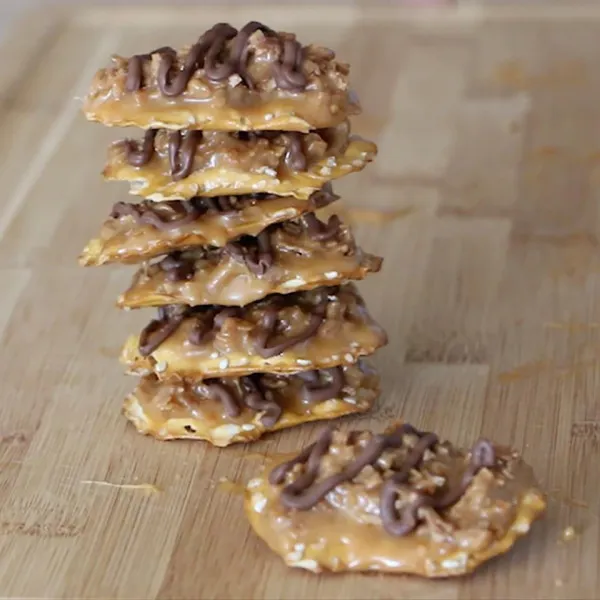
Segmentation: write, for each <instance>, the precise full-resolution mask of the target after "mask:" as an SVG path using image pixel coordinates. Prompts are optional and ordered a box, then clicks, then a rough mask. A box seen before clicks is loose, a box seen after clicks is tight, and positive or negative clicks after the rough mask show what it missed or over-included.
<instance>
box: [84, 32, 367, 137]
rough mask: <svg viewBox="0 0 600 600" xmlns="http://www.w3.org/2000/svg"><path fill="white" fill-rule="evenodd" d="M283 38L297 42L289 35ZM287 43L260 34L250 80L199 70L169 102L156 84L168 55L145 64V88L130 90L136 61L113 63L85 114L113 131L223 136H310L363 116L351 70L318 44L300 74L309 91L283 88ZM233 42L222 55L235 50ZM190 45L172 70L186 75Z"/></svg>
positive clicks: (252, 50) (96, 83)
mask: <svg viewBox="0 0 600 600" xmlns="http://www.w3.org/2000/svg"><path fill="white" fill-rule="evenodd" d="M279 35H280V36H281V38H283V39H293V40H295V36H293V35H292V34H288V33H280V34H279ZM281 38H280V39H277V38H275V37H271V36H266V35H265V34H264V33H263V32H262V31H256V32H254V33H253V34H252V35H251V36H250V37H249V39H248V43H247V45H248V51H247V52H246V53H245V54H246V65H245V75H247V78H248V79H249V81H251V85H248V84H247V83H246V82H245V81H244V79H243V78H242V77H241V76H240V75H239V74H238V73H232V74H231V75H230V76H229V77H227V78H225V79H223V80H222V81H215V80H214V79H213V80H211V79H210V78H209V77H208V76H207V73H206V71H205V69H204V68H203V67H201V68H197V69H195V70H194V71H193V74H192V76H191V78H190V80H189V82H188V84H187V85H186V86H185V89H184V90H183V93H181V94H178V95H175V96H171V97H167V96H165V95H164V94H163V93H162V92H161V90H160V87H159V86H158V85H157V79H158V75H159V70H160V64H161V60H162V55H161V54H160V52H155V53H153V54H152V55H151V56H150V57H147V58H144V60H143V61H142V63H141V67H142V68H141V73H140V75H141V80H142V85H141V86H140V89H137V90H134V91H128V89H127V88H128V86H127V79H128V74H129V67H130V59H129V58H126V57H121V56H114V57H113V58H112V65H111V66H110V67H107V68H103V69H100V70H99V71H98V72H97V73H96V75H95V76H94V78H93V81H92V83H91V86H90V89H89V92H88V94H87V96H86V98H85V100H84V104H83V112H84V114H85V115H86V117H87V118H88V119H89V120H91V121H98V122H100V123H102V124H104V125H108V126H121V127H123V126H134V127H141V128H144V129H147V128H156V127H163V128H167V129H187V128H192V129H206V130H208V129H211V130H221V131H249V130H288V131H304V132H307V131H309V130H310V129H316V128H321V127H330V126H333V125H336V124H338V123H340V122H341V121H343V120H345V119H346V118H347V117H348V116H351V115H356V114H358V113H360V106H359V103H358V100H357V99H356V97H355V96H354V95H353V94H352V93H351V92H350V91H349V88H348V73H349V66H348V65H347V64H346V63H343V62H339V61H337V60H336V57H335V54H334V52H333V51H331V50H329V49H327V48H323V47H320V46H315V45H309V46H305V47H304V48H303V60H302V63H301V65H300V69H299V70H300V72H301V73H302V74H303V75H304V78H305V80H306V85H305V86H303V89H302V90H300V91H298V90H292V91H290V90H285V89H281V87H279V86H278V85H277V81H276V79H275V77H274V76H273V66H274V65H275V63H277V62H278V61H280V60H281V58H282V50H283V46H282V44H281ZM233 44H234V40H233V39H231V40H228V41H227V42H226V44H225V47H224V49H223V51H222V53H223V54H227V53H228V52H230V50H231V47H232V45H233ZM189 50H190V47H189V46H188V47H185V48H182V49H181V50H180V51H178V52H177V53H176V54H175V56H174V60H173V66H172V70H173V71H175V72H177V71H181V70H183V68H185V67H184V65H185V63H186V59H187V58H188V53H189Z"/></svg>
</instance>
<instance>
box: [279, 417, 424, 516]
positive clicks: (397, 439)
mask: <svg viewBox="0 0 600 600" xmlns="http://www.w3.org/2000/svg"><path fill="white" fill-rule="evenodd" d="M415 432H416V430H415V429H414V427H412V426H411V425H408V424H404V425H401V426H400V427H399V428H398V429H396V430H395V431H393V432H392V433H390V434H387V435H383V434H381V435H376V436H373V438H372V439H371V441H370V442H369V444H368V445H367V447H366V448H365V449H364V450H363V451H362V452H361V453H360V454H359V455H358V456H357V457H356V459H355V460H354V461H353V462H351V463H350V464H349V465H346V467H344V469H342V470H341V471H340V472H339V473H335V474H334V475H331V476H329V477H326V478H325V479H323V480H322V481H320V482H318V483H316V484H314V482H315V480H316V478H317V475H318V472H319V465H320V459H321V457H322V456H323V455H325V454H326V453H327V451H328V450H329V445H330V444H331V438H332V431H331V429H329V430H327V431H326V432H325V433H324V434H323V435H322V436H321V438H320V439H319V440H318V441H317V444H316V445H315V447H314V449H313V452H311V454H310V456H309V458H308V467H307V469H306V472H305V473H304V475H302V476H300V477H299V478H298V479H296V481H293V482H292V483H290V484H289V485H287V486H285V487H284V488H283V490H282V491H281V496H280V499H281V503H282V504H283V505H284V506H286V507H287V508H294V509H297V510H308V509H310V508H312V507H313V506H314V505H315V504H317V503H318V502H320V501H321V500H322V499H323V498H325V496H326V495H327V494H328V493H329V492H330V491H331V490H333V489H334V488H335V487H337V486H338V485H340V484H341V483H344V482H346V481H351V480H352V479H354V478H355V477H356V476H357V475H358V474H359V473H360V472H361V471H362V470H363V469H364V468H365V467H366V466H367V465H371V464H373V463H374V462H376V461H377V460H378V459H379V458H380V457H381V455H382V454H383V452H384V451H385V450H387V449H388V448H398V447H400V446H401V445H402V440H403V438H404V436H405V435H406V434H407V433H415ZM417 433H418V432H417ZM313 453H316V454H313ZM317 454H318V456H317ZM311 459H312V462H311ZM285 464H288V463H284V465H285ZM311 464H312V465H313V468H312V469H311ZM273 473H274V472H272V473H271V475H272V476H273V477H272V478H270V479H269V480H270V481H271V483H280V482H281V481H280V477H281V474H283V476H284V477H285V474H286V473H287V469H285V468H284V469H282V470H281V471H280V472H278V473H277V474H276V475H273ZM313 484H314V485H313Z"/></svg>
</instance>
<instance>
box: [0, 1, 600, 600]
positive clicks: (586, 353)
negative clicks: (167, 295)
mask: <svg viewBox="0 0 600 600" xmlns="http://www.w3.org/2000/svg"><path fill="white" fill-rule="evenodd" d="M250 18H258V19H260V20H264V21H267V22H268V23H269V24H271V25H272V26H276V27H281V28H283V29H288V28H289V29H292V30H295V31H297V32H298V34H299V36H300V37H301V39H303V40H311V41H315V42H322V43H324V44H327V45H330V46H332V47H334V48H336V49H337V50H338V51H339V54H340V55H341V56H342V57H344V58H345V59H347V60H348V61H350V62H351V63H352V65H353V74H354V81H355V84H356V87H357V89H358V91H359V93H360V96H361V99H362V102H363V104H364V107H365V114H364V115H363V116H361V117H360V118H357V119H356V123H355V131H357V132H360V133H362V134H363V135H365V136H368V137H373V138H374V139H375V140H376V141H377V142H378V143H379V145H380V156H379V159H378V160H377V161H376V162H375V163H374V164H373V165H372V166H371V167H370V168H369V169H367V170H366V171H365V172H363V173H362V174H360V175H354V176H351V177H349V178H347V180H344V181H342V182H340V184H339V185H338V187H337V190H338V191H339V192H341V193H342V194H343V197H344V201H345V208H346V210H345V211H344V214H346V216H347V217H348V218H351V219H353V221H355V222H356V227H357V232H358V236H359V238H360V240H361V241H362V243H363V245H364V246H365V248H367V249H368V250H369V251H372V252H376V253H381V254H383V255H384V256H385V257H386V263H385V265H384V269H383V272H382V273H381V274H379V275H377V276H373V277H370V278H369V279H368V280H367V281H366V282H364V284H363V285H362V290H363V291H364V293H365V295H366V297H367V299H368V301H369V303H370V307H371V310H372V313H373V314H374V315H376V316H377V317H378V318H379V319H380V321H381V322H382V324H384V326H385V327H386V328H387V330H388V332H389V335H390V339H391V343H390V345H389V346H388V347H387V348H386V349H385V350H384V351H382V352H380V353H379V354H378V355H377V359H376V364H377V365H378V367H379V368H380V370H381V372H382V377H383V386H384V390H385V392H384V394H383V398H382V400H381V401H380V403H379V405H378V406H377V408H376V410H374V412H372V413H371V414H369V415H367V416H365V417H362V418H358V419H356V418H355V419H352V420H348V421H347V423H344V426H347V425H348V426H349V425H350V423H351V424H352V426H353V427H356V426H357V425H364V426H366V427H374V428H376V429H382V428H384V427H385V426H386V425H387V424H388V423H389V422H390V421H391V420H393V419H397V418H403V419H407V420H409V421H412V422H413V423H414V424H415V425H417V426H419V427H422V428H427V429H434V430H436V431H438V432H439V433H440V434H441V435H442V436H444V437H448V438H450V439H452V440H454V441H456V442H458V443H461V444H468V443H470V442H472V441H473V440H474V439H475V438H477V437H478V436H479V435H480V434H483V435H486V436H489V437H491V438H493V439H495V440H497V441H498V442H501V443H507V444H512V445H514V446H515V447H516V448H517V449H519V450H521V451H522V452H523V453H524V455H525V458H526V459H527V460H528V461H529V462H530V463H532V465H533V466H534V468H535V471H536V472H537V474H538V477H539V479H540V481H541V482H542V484H543V486H544V488H545V489H546V490H547V491H548V493H549V498H550V509H549V514H548V518H547V519H546V520H545V521H544V522H543V523H540V524H539V526H537V527H535V529H534V531H533V533H532V534H531V535H530V536H529V537H528V538H527V539H526V540H524V541H522V542H521V543H519V544H518V545H517V547H516V548H515V549H514V550H513V551H512V552H511V553H510V554H508V555H506V556H504V557H502V558H500V559H498V560H494V561H493V562H491V563H490V564H488V565H487V566H485V567H483V568H482V569H481V570H480V571H478V572H477V573H476V574H475V575H474V576H472V577H469V578H465V579H461V580H452V581H442V582H440V581H437V582H427V581H422V580H418V579H414V578H413V579H411V578H402V577H400V578H399V577H392V576H361V575H347V576H346V575H342V576H331V575H323V576H314V575H311V574H307V573H303V572H300V571H292V570H289V569H287V568H286V567H284V566H283V563H282V562H281V560H280V559H279V558H277V557H276V556H274V555H273V554H271V553H270V552H269V551H268V550H267V548H266V547H265V545H264V544H263V543H262V542H261V541H259V540H258V539H257V538H256V537H255V536H254V535H253V534H252V532H251V531H250V529H249V527H248V525H247V523H246V521H245V518H244V516H243V514H242V500H241V497H239V495H236V494H234V493H230V492H228V491H227V489H224V488H223V486H221V485H219V481H220V480H221V479H222V478H227V479H228V480H230V481H236V482H242V481H245V480H246V479H247V478H249V477H250V476H251V475H252V474H253V473H254V472H255V471H256V469H257V468H258V467H259V466H260V462H261V459H260V458H257V456H260V453H265V452H276V451H280V450H284V451H288V450H292V449H294V448H297V447H298V446H299V445H300V444H303V443H304V442H306V441H307V440H308V439H310V438H312V437H313V436H314V435H315V433H316V432H317V431H318V430H319V429H320V427H321V426H320V425H314V426H305V427H301V428H298V429H294V430H292V431H289V432H286V433H283V434H280V435H274V436H272V437H270V438H269V439H267V440H265V441H264V442H261V443H258V444H255V445H252V446H250V447H243V446H237V447H232V448H228V449H225V450H218V449H214V448H211V447H208V446H207V445H205V444H202V443H179V442H169V443H161V442H156V441H153V440H152V439H150V438H145V437H142V436H140V435H138V434H137V433H135V431H134V430H133V428H132V427H131V426H130V425H128V424H127V422H126V421H125V420H124V418H123V417H122V416H121V415H120V406H121V402H122V398H123V397H124V395H125V394H126V393H127V392H128V391H129V390H130V389H131V388H132V387H133V385H134V381H133V380H132V379H130V378H126V377H125V376H124V375H122V370H121V367H120V366H119V364H118V362H117V356H118V352H119V348H120V345H121V344H122V342H123V341H124V339H125V337H126V334H127V333H128V332H133V331H136V330H137V329H138V328H139V327H140V326H141V325H142V324H143V323H144V322H145V321H146V320H147V319H148V312H147V311H138V312H130V313H121V312H119V311H117V310H116V309H115V307H114V302H115V299H116V297H117V295H118V294H119V292H120V291H122V290H123V289H124V288H125V286H126V285H127V283H128V281H129V277H130V275H131V274H132V269H131V268H125V267H123V268H119V267H106V268H98V269H82V268H79V267H78V266H77V265H76V258H77V255H78V253H79V251H80V249H81V248H82V247H83V245H84V244H85V242H86V241H87V239H88V238H89V237H91V236H92V235H94V234H95V233H96V232H97V230H98V228H99V225H100V223H101V222H102V220H103V219H104V218H105V217H106V215H107V212H108V209H109V207H110V206H111V205H112V203H113V202H115V201H117V200H123V199H126V189H125V186H120V185H118V184H105V183H103V182H102V181H101V178H100V175H99V173H100V170H101V168H102V165H103V161H104V156H105V149H106V145H107V143H108V142H109V141H110V140H112V139H116V138H117V137H118V136H119V135H122V133H123V132H121V131H117V130H109V129H106V128H103V127H101V126H99V125H92V124H88V123H86V122H85V121H84V119H83V117H82V116H81V115H80V113H79V102H78V101H77V98H80V97H81V96H82V94H83V93H84V91H85V89H86V86H87V84H88V82H89V80H90V78H91V76H92V74H93V72H94V70H95V69H96V68H97V67H98V66H99V65H101V64H103V63H105V62H106V59H107V57H108V55H109V54H110V53H112V52H115V51H116V52H121V53H125V54H127V53H132V52H135V51H140V50H145V49H148V48H150V47H155V46H157V45H162V44H163V43H172V44H177V43H180V42H186V41H189V40H193V39H195V38H196V36H197V35H198V33H199V32H200V31H201V30H204V28H206V27H208V26H209V25H211V24H212V23H213V22H215V21H222V20H229V21H232V22H234V23H236V24H240V23H243V22H245V21H246V20H249V19H250ZM599 36H600V7H598V8H596V7H594V6H587V7H586V6H583V5H582V6H579V5H575V4H573V3H569V4H568V6H567V5H563V6H553V5H548V4H546V5H545V6H544V7H543V8H536V7H533V6H532V7H522V8H520V9H517V8H514V7H511V8H509V7H487V8H482V7H478V6H470V5H462V6H461V7H459V8H457V9H445V10H441V9H440V10H434V9H432V10H424V11H419V12H418V13H415V12H411V11H409V10H394V9H392V8H380V9H375V8H373V7H371V8H361V7H360V6H358V5H356V6H353V7H344V6H333V5H330V6H328V5H326V4H325V3H321V4H320V5H315V6H311V5H306V4H302V6H300V7H285V8H282V7H281V6H277V5H273V6H270V7H261V8H260V9H257V10H255V11H252V10H250V8H249V7H247V6H246V7H245V6H238V7H235V8H228V9H227V10H226V11H224V10H222V9H221V10H219V9H218V8H212V9H211V8H206V7H203V8H196V9H194V8H188V9H183V10H181V11H178V10H173V9H148V10H141V9H140V8H131V9H127V8H124V9H110V10H109V9H106V8H99V9H97V10H85V11H83V10H82V11H78V12H77V11H76V12H71V13H69V14H68V15H66V14H62V15H61V14H58V13H55V12H52V13H46V14H37V15H34V16H32V17H29V20H28V21H26V22H25V23H24V25H23V26H22V27H21V28H20V29H15V30H14V31H13V32H12V35H11V39H10V40H9V41H7V44H5V46H4V48H3V50H2V55H1V58H2V60H0V81H1V82H2V85H1V86H0V104H1V107H2V112H1V116H0V119H1V126H2V135H1V136H0V188H1V189H2V191H3V198H2V200H1V201H0V234H1V237H0V270H1V276H2V287H1V293H0V307H1V309H2V310H1V311H0V334H1V340H0V353H1V356H2V359H1V360H0V382H1V383H0V394H1V396H2V398H1V403H0V466H1V468H0V595H1V596H2V597H14V598H16V597H45V598H165V599H167V598H173V599H175V598H177V599H196V598H219V599H226V598H257V599H262V598H269V599H271V598H272V599H280V598H282V599H283V598H290V599H292V598H293V599H297V598H304V599H314V598H322V599H329V598H340V599H341V598H349V599H350V598H356V599H358V598H394V599H397V598H424V599H431V598H448V599H455V598H456V599H458V598H461V599H469V598H473V599H477V600H479V599H483V598H494V599H498V600H500V599H505V598H514V599H522V598H565V599H567V598H568V599H571V598H581V599H584V598H586V599H588V598H590V599H591V598H599V597H600V581H599V576H598V573H599V567H600V564H599V550H600V547H599V546H600V527H599V517H600V494H599V490H600V482H599V476H598V464H599V460H600V400H599V397H600V302H599V299H600V252H599V246H600V244H599V241H598V234H599V231H600V208H599V207H600V139H599V133H600V132H599V129H598V124H599V123H600V103H599V102H598V95H599V92H600V69H598V59H599V58H600V45H599V44H598V39H599ZM348 207H350V209H351V210H349V211H348ZM369 211H380V212H375V213H373V212H369ZM381 211H394V212H395V215H396V218H393V219H392V218H381V214H382V212H381ZM153 486H155V487H153ZM568 527H572V528H573V530H574V536H566V535H565V534H564V532H565V530H566V528H568Z"/></svg>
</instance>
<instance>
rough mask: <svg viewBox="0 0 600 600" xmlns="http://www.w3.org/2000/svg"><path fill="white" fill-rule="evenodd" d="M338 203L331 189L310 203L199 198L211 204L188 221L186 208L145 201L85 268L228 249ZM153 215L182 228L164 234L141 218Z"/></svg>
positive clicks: (94, 244)
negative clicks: (229, 244) (229, 245)
mask: <svg viewBox="0 0 600 600" xmlns="http://www.w3.org/2000/svg"><path fill="white" fill-rule="evenodd" d="M338 198H339V197H338V196H336V195H335V194H334V193H333V191H332V190H331V187H330V186H326V187H325V188H323V189H322V190H317V191H316V192H314V193H313V194H312V195H311V196H310V197H309V198H308V199H307V200H300V199H298V198H294V197H292V196H274V195H267V194H256V195H251V196H226V197H223V198H197V199H194V200H190V201H188V202H194V203H195V204H196V205H198V204H199V203H200V201H201V202H202V203H204V202H206V203H209V204H208V205H207V208H206V210H203V211H201V212H200V214H199V215H198V216H197V217H196V218H195V219H193V220H191V221H189V222H182V220H181V218H180V216H179V215H181V214H186V213H185V211H184V210H181V209H180V204H182V203H177V202H152V201H150V200H145V201H143V202H141V203H139V204H132V205H130V206H131V207H133V208H134V209H135V211H132V210H128V211H125V210H122V211H119V212H116V213H113V214H112V215H111V216H110V218H109V219H107V220H106V221H105V222H104V225H103V226H102V229H101V230H100V234H99V236H98V237H97V238H94V239H93V240H91V241H90V242H88V244H87V245H86V247H85V249H84V250H83V252H82V253H81V256H80V257H79V263H80V264H81V265H82V266H98V265H105V264H110V263H114V262H121V263H139V262H143V261H145V260H149V259H151V258H154V257H156V256H160V255H161V254H167V253H168V252H172V251H175V250H183V249H185V248H190V247H192V246H219V247H220V246H225V244H227V242H230V241H232V240H234V239H235V238H238V237H240V236H242V235H258V234H259V233H260V232H261V231H262V230H263V229H266V228H267V227H269V226H270V225H273V224H275V223H280V222H282V221H287V220H289V219H296V218H298V217H300V216H301V215H303V214H304V213H306V212H311V211H314V210H316V209H318V208H322V207H324V206H327V205H329V204H331V203H332V202H334V201H335V200H337V199H338ZM118 204H119V205H121V204H123V203H118ZM212 205H215V208H212ZM147 211H152V213H153V214H155V215H157V216H158V218H159V219H161V220H163V221H165V222H168V223H173V222H174V221H175V222H177V223H179V224H178V225H177V226H172V225H171V226H170V227H168V228H165V227H163V228H161V229H158V228H157V227H156V226H154V225H153V224H152V222H151V221H150V220H149V219H148V220H142V219H140V217H139V216H138V213H142V215H144V214H146V212H147Z"/></svg>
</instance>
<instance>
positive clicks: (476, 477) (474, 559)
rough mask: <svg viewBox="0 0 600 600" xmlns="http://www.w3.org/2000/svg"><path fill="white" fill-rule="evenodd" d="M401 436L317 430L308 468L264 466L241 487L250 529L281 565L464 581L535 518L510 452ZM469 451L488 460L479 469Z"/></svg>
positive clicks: (536, 496) (527, 482) (539, 498)
mask: <svg viewBox="0 0 600 600" xmlns="http://www.w3.org/2000/svg"><path fill="white" fill-rule="evenodd" d="M401 427H407V426H401ZM411 430H412V428H411V427H410V426H408V431H409V433H406V434H405V435H403V436H401V440H402V442H401V444H400V445H398V444H396V445H395V446H394V445H393V444H392V445H391V446H390V445H388V446H387V447H386V446H385V443H384V444H382V443H381V442H382V440H384V441H385V437H386V436H376V435H375V434H373V433H371V432H369V431H358V432H351V433H343V432H340V431H333V432H331V431H329V432H328V431H326V432H325V433H324V434H323V435H322V436H321V437H320V438H319V439H318V440H317V442H316V444H315V445H313V446H312V448H307V449H306V454H304V458H306V456H307V454H308V452H310V454H311V455H312V456H313V457H312V458H310V459H309V460H308V461H306V460H304V461H302V460H297V459H292V461H293V462H296V463H297V464H295V465H294V464H293V462H292V461H289V458H290V457H289V455H288V456H286V457H284V458H279V459H277V458H274V459H273V462H272V463H271V464H270V465H269V467H268V469H266V470H265V471H264V472H263V473H262V474H261V475H260V476H259V477H256V478H254V479H252V480H251V481H250V482H249V483H248V485H247V491H246V501H245V508H246V514H247V516H248V519H249V520H250V524H251V526H252V528H253V529H254V531H255V532H256V533H257V534H258V535H259V536H260V537H261V538H262V539H263V540H264V541H265V542H266V543H267V545H268V546H269V547H270V548H271V549H272V550H273V551H274V552H275V553H277V554H278V555H280V556H281V557H282V558H283V560H284V561H285V563H286V564H287V565H289V566H291V567H299V568H303V569H307V570H309V571H312V572H315V573H319V572H321V571H338V572H339V571H379V572H390V573H404V574H413V575H420V576H423V577H431V578H436V577H450V576H456V575H464V574H466V573H470V572H471V571H473V570H474V569H475V568H476V567H477V566H479V565H480V564H482V563H483V562H485V561H487V560H489V559H490V558H492V557H494V556H496V555H498V554H502V553H504V552H506V551H507V550H509V549H510V548H511V547H512V546H513V544H514V543H515V541H516V540H517V539H518V538H519V537H521V536H523V535H525V534H526V533H527V532H528V531H529V529H530V526H531V524H532V522H533V521H535V520H536V519H537V518H539V517H540V516H541V515H542V514H543V512H544V511H545V508H546V501H545V497H544V495H543V494H542V492H540V491H539V489H538V487H537V484H536V482H535V479H534V477H533V473H532V471H531V469H530V468H529V467H528V466H527V465H525V464H524V463H523V461H522V460H521V458H520V457H519V456H518V455H517V454H516V453H515V452H513V451H511V450H508V449H506V448H500V447H496V446H493V445H492V444H491V443H490V442H487V441H485V440H481V441H480V442H478V443H477V444H476V445H475V446H474V447H473V451H472V452H470V451H462V450H458V449H456V448H454V447H453V446H452V445H451V444H449V443H448V442H443V443H439V442H436V441H435V440H437V436H433V435H432V434H421V433H420V432H418V434H417V435H413V434H412V433H410V431H411ZM398 431H400V432H401V431H402V430H401V429H400V428H399V427H396V428H394V429H393V431H392V432H390V433H389V434H388V441H389V439H390V438H391V437H396V438H398ZM415 431H416V430H415ZM394 432H395V433H394ZM327 436H329V443H328V444H327V441H328V440H327V439H325V438H326V437H327ZM324 440H325V442H326V443H325V444H323V441H324ZM432 440H433V442H434V443H431V441H432ZM424 441H425V443H424ZM378 445H379V450H382V451H380V452H376V453H373V452H372V450H373V448H374V447H377V446H378ZM316 446H318V447H317V448H316V449H315V447H316ZM382 448H383V449H382ZM320 452H321V454H320V456H319V453H320ZM369 452H371V456H370V457H369V459H368V460H367V459H366V458H365V457H367V456H368V455H369ZM476 453H482V454H483V455H485V454H487V455H488V456H487V457H484V458H485V460H487V461H488V462H487V463H486V465H487V466H482V464H479V465H477V461H481V460H482V458H481V456H479V457H478V456H475V454H476ZM415 456H416V457H417V458H416V460H415ZM299 458H300V457H299ZM490 458H491V459H492V460H491V462H489V460H490ZM361 459H362V460H361ZM365 462H366V463H367V464H364V466H362V468H361V465H363V463H365ZM409 463H410V465H412V468H411V467H410V466H405V465H407V464H409ZM474 465H476V468H475V467H474ZM353 469H354V471H353ZM346 474H349V475H350V477H347V476H346ZM330 477H333V479H331V480H330V479H328V478H330ZM400 480H402V481H403V483H402V484H396V483H395V481H400ZM329 481H331V482H332V483H334V484H335V483H337V485H334V486H333V487H332V486H331V485H330V484H329V485H328V482H329ZM306 484H308V485H306ZM320 489H321V490H322V492H325V494H324V496H321V493H322V492H319V490H320ZM327 490H329V491H327ZM389 490H392V493H393V496H392V497H391V499H390V498H389V496H388V497H387V500H386V499H385V498H386V493H387V491H389ZM311 495H312V498H311ZM319 498H320V499H319ZM444 498H447V500H444ZM313 500H314V501H315V502H314V503H313V502H312V501H313ZM389 502H391V504H389ZM302 503H304V506H301V505H302ZM386 503H387V504H386ZM290 505H294V506H299V508H290V507H289V506H290ZM399 525H401V526H402V528H400V527H399Z"/></svg>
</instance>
